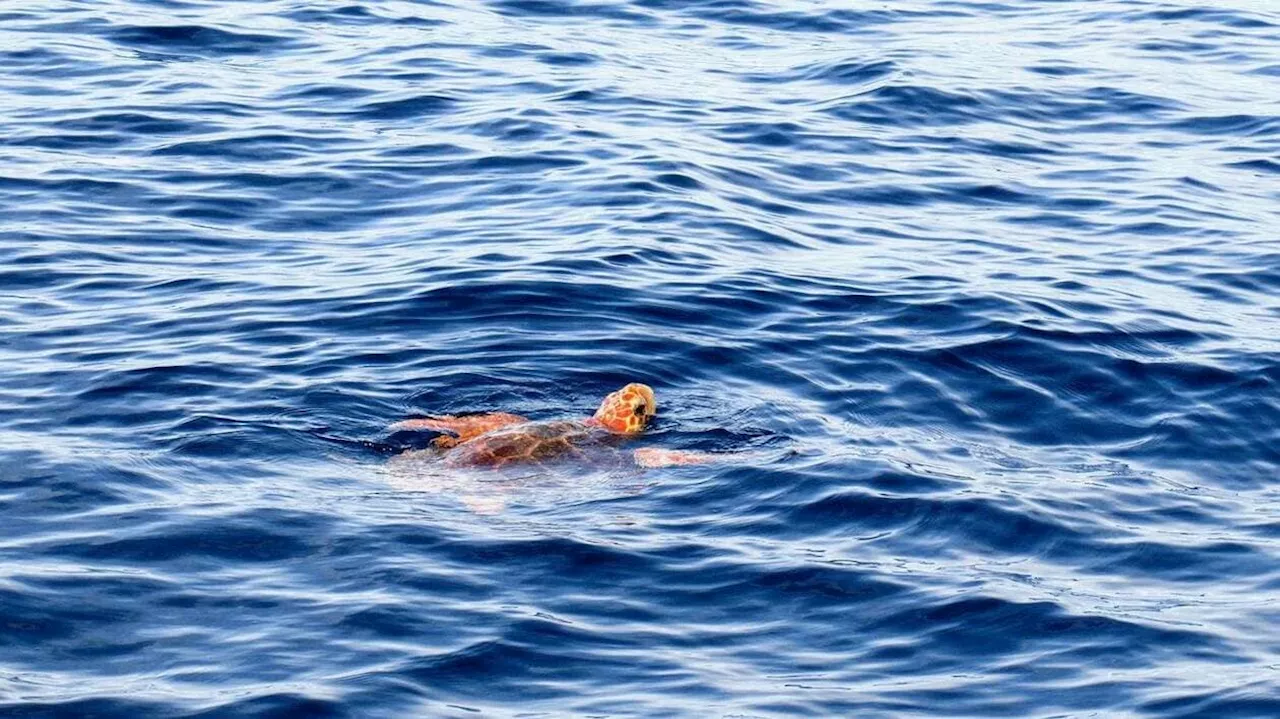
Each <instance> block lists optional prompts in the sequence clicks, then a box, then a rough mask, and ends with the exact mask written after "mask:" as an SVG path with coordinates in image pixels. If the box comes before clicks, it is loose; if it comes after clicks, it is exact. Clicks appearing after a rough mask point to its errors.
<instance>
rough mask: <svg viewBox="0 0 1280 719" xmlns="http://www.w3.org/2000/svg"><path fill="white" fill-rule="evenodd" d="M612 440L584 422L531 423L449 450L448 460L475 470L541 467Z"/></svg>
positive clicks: (495, 432)
mask: <svg viewBox="0 0 1280 719" xmlns="http://www.w3.org/2000/svg"><path fill="white" fill-rule="evenodd" d="M610 438H612V435H611V434H610V433H609V432H607V431H604V430H601V429H599V428H596V427H591V426H588V425H586V424H583V423H582V422H573V421H552V422H527V423H525V424H519V425H515V426H512V427H505V428H503V429H498V430H494V431H492V432H487V433H485V434H482V435H480V436H479V437H476V438H475V439H473V440H470V441H468V442H464V443H462V444H460V445H458V446H457V447H454V448H453V449H451V450H449V451H448V453H447V454H445V458H444V459H445V462H446V463H447V464H450V465H453V466H472V467H474V466H483V467H501V466H503V465H506V464H511V463H515V462H520V463H530V462H533V463H541V462H548V461H554V460H558V459H568V458H574V457H583V456H585V453H586V451H587V450H588V449H590V448H593V447H601V446H603V445H606V444H607V443H608V440H609V439H610Z"/></svg>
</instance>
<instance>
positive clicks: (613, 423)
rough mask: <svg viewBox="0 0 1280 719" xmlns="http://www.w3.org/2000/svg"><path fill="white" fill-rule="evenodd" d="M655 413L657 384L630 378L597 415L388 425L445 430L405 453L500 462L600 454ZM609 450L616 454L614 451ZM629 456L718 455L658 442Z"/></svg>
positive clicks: (673, 459) (688, 459) (683, 460)
mask: <svg viewBox="0 0 1280 719" xmlns="http://www.w3.org/2000/svg"><path fill="white" fill-rule="evenodd" d="M657 412H658V402H657V399H656V398H655V397H654V395H653V389H652V388H651V387H649V386H648V385H646V384H641V383H639V382H632V383H631V384H628V385H627V386H625V387H623V388H622V389H620V390H618V391H616V392H612V393H610V394H609V396H607V397H605V398H604V401H603V402H601V403H600V408H599V409H597V410H596V412H595V414H594V415H592V416H591V417H587V418H584V419H573V420H550V421H541V422H534V421H531V420H529V419H526V418H524V417H521V416H519V415H515V414H510V413H508V412H490V413H485V414H472V415H462V416H456V415H443V416H439V417H427V418H421V419H407V420H404V421H402V422H397V423H395V424H393V425H391V427H390V428H389V429H391V430H392V431H430V432H439V433H441V436H439V437H436V438H435V439H433V440H432V441H431V443H430V447H429V448H428V449H422V450H410V451H409V452H406V453H405V454H406V455H411V456H415V457H417V456H422V455H424V454H426V455H428V456H430V455H433V454H434V455H438V456H439V459H440V460H441V461H442V462H443V463H444V464H445V465H446V466H453V467H501V466H504V465H508V464H513V463H519V462H526V463H528V462H534V463H544V462H548V461H552V460H560V459H572V458H579V459H586V458H591V457H597V456H600V455H601V453H600V452H597V451H593V450H598V449H606V450H609V449H612V448H613V447H614V446H615V445H616V444H617V443H618V440H621V439H625V438H626V437H629V436H634V435H637V434H639V433H640V432H642V431H644V429H645V427H646V426H648V424H649V421H650V420H652V419H653V416H654V415H655V414H657ZM605 454H609V455H612V456H616V453H615V452H607V451H606V452H605ZM627 456H629V458H630V460H633V461H634V462H635V464H637V465H639V466H641V467H665V466H670V465H679V464H702V463H705V462H709V461H711V460H712V459H714V457H715V456H714V455H708V454H702V453H698V452H683V451H676V450H667V449H658V448H654V447H646V448H640V449H635V450H632V451H631V452H629V453H628V454H627Z"/></svg>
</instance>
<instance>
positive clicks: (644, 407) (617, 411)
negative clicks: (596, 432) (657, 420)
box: [594, 382, 658, 434]
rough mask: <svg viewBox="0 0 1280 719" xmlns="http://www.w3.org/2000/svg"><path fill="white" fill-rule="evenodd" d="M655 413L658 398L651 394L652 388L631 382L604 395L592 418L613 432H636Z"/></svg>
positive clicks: (647, 422) (643, 426)
mask: <svg viewBox="0 0 1280 719" xmlns="http://www.w3.org/2000/svg"><path fill="white" fill-rule="evenodd" d="M657 413H658V400H657V399H655V398H654V396H653V388H651V387H650V386H649V385H647V384H640V383H639V382H632V383H631V384H629V385H627V386H626V387H623V388H622V389H620V390H618V391H617V392H613V393H610V395H609V396H608V397H605V398H604V401H603V402H601V403H600V409H598V410H596V414H595V417H594V419H595V421H596V422H598V423H600V426H602V427H604V428H605V429H607V430H609V431H610V432H613V433H615V434H636V433H637V432H641V431H643V430H644V428H645V426H646V425H648V424H649V420H651V419H653V415H655V414H657Z"/></svg>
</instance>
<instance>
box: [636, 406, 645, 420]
mask: <svg viewBox="0 0 1280 719" xmlns="http://www.w3.org/2000/svg"><path fill="white" fill-rule="evenodd" d="M644 410H645V403H644V402H641V403H640V404H638V405H636V410H635V415H636V416H637V417H642V416H644Z"/></svg>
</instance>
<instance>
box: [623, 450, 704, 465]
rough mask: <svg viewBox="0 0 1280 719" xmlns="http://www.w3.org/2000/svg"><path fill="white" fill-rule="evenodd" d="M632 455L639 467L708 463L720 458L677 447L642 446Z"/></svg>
mask: <svg viewBox="0 0 1280 719" xmlns="http://www.w3.org/2000/svg"><path fill="white" fill-rule="evenodd" d="M633 456H634V457H635V459H636V464H638V465H640V466H641V467H675V466H678V465H684V464H710V463H712V462H715V461H717V460H719V459H720V457H719V456H717V455H714V454H707V453H706V452H689V451H683V450H678V449H659V448H657V447H642V448H640V449H637V450H636V451H635V452H634V453H633Z"/></svg>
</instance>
